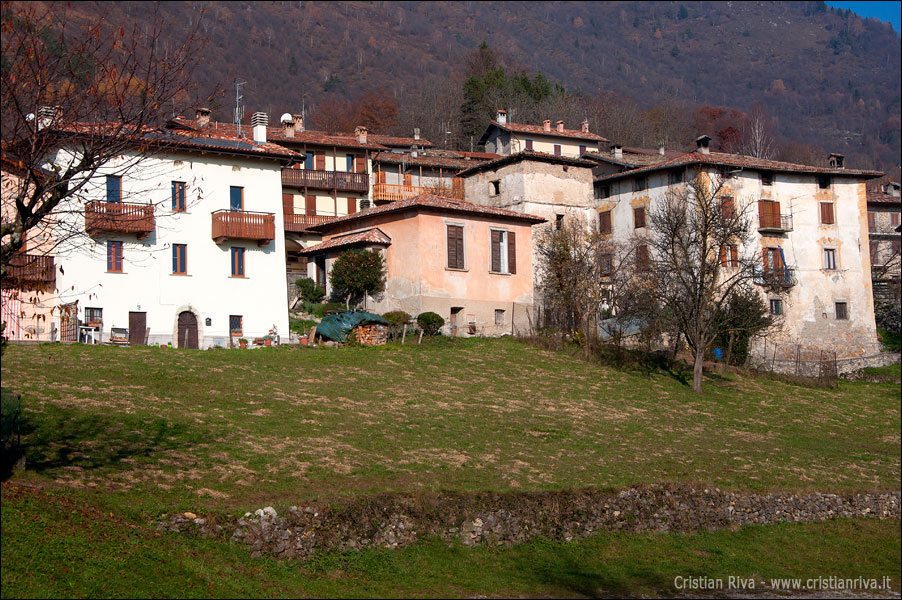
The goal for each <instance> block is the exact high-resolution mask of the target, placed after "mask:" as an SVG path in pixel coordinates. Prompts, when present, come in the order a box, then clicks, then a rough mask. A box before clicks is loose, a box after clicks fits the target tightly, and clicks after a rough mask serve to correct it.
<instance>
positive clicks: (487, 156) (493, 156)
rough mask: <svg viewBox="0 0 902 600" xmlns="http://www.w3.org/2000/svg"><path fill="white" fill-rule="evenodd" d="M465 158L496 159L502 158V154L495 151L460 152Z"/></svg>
mask: <svg viewBox="0 0 902 600" xmlns="http://www.w3.org/2000/svg"><path fill="white" fill-rule="evenodd" d="M459 154H460V155H462V156H463V157H464V158H475V159H482V160H495V159H496V158H501V157H502V155H501V154H495V153H494V152H460V153H459Z"/></svg>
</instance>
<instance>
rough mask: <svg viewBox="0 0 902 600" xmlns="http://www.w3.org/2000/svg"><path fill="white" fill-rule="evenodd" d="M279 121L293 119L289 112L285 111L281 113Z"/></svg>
mask: <svg viewBox="0 0 902 600" xmlns="http://www.w3.org/2000/svg"><path fill="white" fill-rule="evenodd" d="M279 121H280V122H282V123H291V122H292V121H294V117H292V116H291V114H290V113H285V114H284V115H282V117H281V118H280V119H279Z"/></svg>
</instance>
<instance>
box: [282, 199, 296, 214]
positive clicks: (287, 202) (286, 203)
mask: <svg viewBox="0 0 902 600" xmlns="http://www.w3.org/2000/svg"><path fill="white" fill-rule="evenodd" d="M282 214H283V215H293V214H294V195H292V194H282Z"/></svg>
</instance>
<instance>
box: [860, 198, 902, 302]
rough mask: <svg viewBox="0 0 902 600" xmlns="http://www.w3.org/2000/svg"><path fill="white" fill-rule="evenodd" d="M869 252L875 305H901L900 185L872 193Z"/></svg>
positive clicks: (901, 204)
mask: <svg viewBox="0 0 902 600" xmlns="http://www.w3.org/2000/svg"><path fill="white" fill-rule="evenodd" d="M867 197H868V236H869V240H870V241H869V243H868V250H869V253H870V257H871V280H872V282H873V286H874V301H875V302H876V303H878V304H888V305H892V304H895V305H896V306H898V305H899V300H900V282H902V257H900V253H902V252H900V246H902V235H900V233H899V226H900V223H902V221H900V215H902V197H900V194H899V184H898V183H892V182H891V183H889V184H885V185H883V186H881V187H880V188H879V189H876V190H870V189H869V190H868V192H867Z"/></svg>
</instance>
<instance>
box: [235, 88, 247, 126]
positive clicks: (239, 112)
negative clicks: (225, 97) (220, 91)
mask: <svg viewBox="0 0 902 600" xmlns="http://www.w3.org/2000/svg"><path fill="white" fill-rule="evenodd" d="M245 83H247V82H246V81H238V80H237V79H236V80H235V125H237V126H238V137H241V119H243V118H244V107H243V106H242V105H241V101H242V100H244V96H242V95H241V86H242V85H244V84H245Z"/></svg>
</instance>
